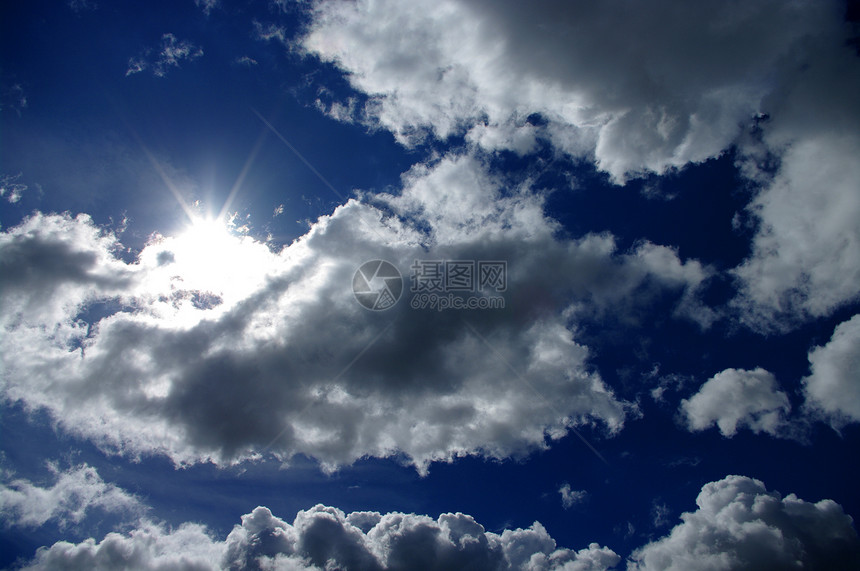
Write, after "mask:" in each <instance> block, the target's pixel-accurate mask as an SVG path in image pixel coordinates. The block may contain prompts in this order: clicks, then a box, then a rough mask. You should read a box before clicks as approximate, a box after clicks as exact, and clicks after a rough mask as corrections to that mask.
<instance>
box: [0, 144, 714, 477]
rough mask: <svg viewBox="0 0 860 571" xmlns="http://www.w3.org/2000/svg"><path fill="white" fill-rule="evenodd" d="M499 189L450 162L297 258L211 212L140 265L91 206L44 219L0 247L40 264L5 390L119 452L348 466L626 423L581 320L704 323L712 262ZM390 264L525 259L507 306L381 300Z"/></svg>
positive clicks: (508, 451) (338, 221) (20, 309)
mask: <svg viewBox="0 0 860 571" xmlns="http://www.w3.org/2000/svg"><path fill="white" fill-rule="evenodd" d="M501 188H502V187H501V183H500V182H499V181H497V180H495V179H493V178H492V177H490V176H489V175H488V174H487V173H486V171H485V169H484V167H483V165H482V164H481V162H480V161H478V160H477V159H474V158H472V157H469V156H461V157H449V158H446V159H443V160H440V161H437V162H436V163H433V164H429V165H421V166H418V167H415V168H414V169H413V170H412V171H410V173H408V174H407V175H406V176H405V177H404V188H403V190H402V192H401V193H399V194H397V195H383V196H377V197H376V198H375V199H374V202H373V204H376V205H377V206H373V205H372V204H369V203H368V202H367V201H364V202H363V201H350V202H348V203H347V204H345V205H343V206H340V207H338V208H337V209H336V210H335V211H334V212H333V213H332V214H331V215H330V216H325V217H323V218H321V219H320V220H319V221H317V223H315V224H314V225H313V226H312V227H311V229H310V231H309V232H308V234H307V235H305V236H304V237H302V238H301V239H299V240H298V241H296V242H295V243H294V244H292V245H291V246H289V247H287V248H285V249H284V250H283V251H281V252H278V253H273V252H271V251H270V250H269V249H268V248H267V246H266V245H264V244H260V243H258V242H255V241H253V240H252V239H250V238H247V237H244V238H240V237H230V236H229V235H227V234H224V233H220V234H219V232H218V231H217V229H214V230H213V229H212V228H208V227H203V228H202V229H198V231H200V232H203V234H202V235H198V234H196V233H195V232H197V231H189V232H186V233H184V234H181V235H179V236H177V237H161V236H154V237H153V238H152V239H151V241H150V243H149V244H148V245H147V246H146V247H145V248H144V249H143V251H142V252H141V253H140V255H139V257H138V259H137V260H136V261H135V262H134V263H126V262H124V261H122V260H120V259H118V258H117V257H116V256H115V255H114V253H113V252H114V250H115V248H116V247H117V244H116V240H115V238H113V237H111V236H108V235H103V234H102V233H101V232H100V231H99V230H98V229H97V228H95V227H94V226H93V224H92V222H91V221H90V220H89V219H87V218H85V217H78V218H74V219H73V218H70V217H68V216H49V215H38V216H37V217H35V218H32V219H28V220H27V221H26V222H24V223H23V224H22V225H21V226H19V227H16V228H12V229H10V230H9V231H8V232H6V233H5V234H3V235H2V239H1V240H0V259H9V260H13V261H14V260H17V261H16V262H15V263H17V264H19V265H20V264H29V266H30V267H31V270H30V271H29V273H27V272H23V273H19V274H17V277H15V278H14V279H15V280H18V281H16V282H15V283H16V284H17V285H16V286H15V287H14V288H12V290H13V291H14V292H18V293H17V294H16V295H17V296H18V297H15V298H9V297H4V298H2V299H3V302H4V306H3V313H2V318H3V323H4V325H5V326H6V327H7V332H8V334H7V335H5V336H4V338H3V340H2V353H3V359H4V365H5V367H6V377H7V384H6V386H5V389H4V390H5V394H6V396H7V398H11V399H13V400H20V401H22V402H24V403H25V404H26V405H27V406H28V407H45V408H47V409H48V410H49V411H50V412H51V414H52V415H54V417H55V418H57V420H58V422H59V423H60V424H61V425H62V426H64V427H65V428H66V429H67V430H70V431H72V432H74V433H77V434H80V435H83V436H85V437H88V438H90V439H92V440H93V441H94V442H96V443H97V444H99V445H100V446H102V447H103V448H107V449H111V450H115V451H120V452H124V453H128V454H137V453H140V452H159V453H165V454H167V455H168V456H170V457H171V458H172V459H173V460H174V461H176V462H178V463H181V462H193V461H198V460H201V459H212V460H215V461H218V462H230V461H237V460H240V459H242V458H248V457H253V456H255V455H257V454H260V453H265V452H272V453H275V454H278V455H280V456H283V457H289V456H291V455H293V454H296V453H302V454H306V455H308V456H311V457H314V458H316V459H318V460H320V461H321V462H322V463H323V465H324V466H325V467H326V468H334V467H336V466H337V465H340V464H343V463H350V462H352V461H354V460H355V459H357V458H360V457H362V456H368V455H369V456H376V457H385V456H390V455H395V454H403V455H405V457H407V458H409V459H410V461H411V462H413V463H414V464H415V465H416V466H417V467H418V468H419V469H421V470H425V469H426V468H427V466H428V464H429V463H430V462H433V461H451V460H453V459H454V458H456V457H458V456H461V455H465V454H479V455H483V456H486V457H492V458H507V457H512V456H513V457H522V456H524V455H526V454H528V453H530V452H531V451H533V450H536V449H541V448H544V447H546V446H548V445H549V443H550V442H551V441H552V440H553V439H557V438H560V437H562V436H564V435H565V434H566V433H567V432H568V430H569V429H570V428H571V427H574V426H584V425H589V426H594V427H596V428H598V429H599V430H600V431H601V432H603V433H605V434H613V433H614V432H616V431H618V430H620V429H621V428H622V427H623V424H624V421H625V419H626V418H627V417H628V416H629V415H631V414H637V413H636V409H635V406H633V405H632V404H630V403H626V402H623V401H621V400H619V399H618V398H617V397H616V396H615V395H614V394H613V392H612V390H611V388H610V387H608V386H607V385H606V384H605V383H604V382H603V381H602V379H601V377H600V375H599V372H597V371H595V370H594V368H593V367H592V366H591V365H590V364H589V355H590V351H589V349H588V348H587V347H585V346H583V345H581V344H579V343H577V341H576V338H575V336H574V334H573V332H572V328H571V323H576V322H577V321H578V320H580V319H595V318H600V317H601V316H605V315H615V314H627V313H631V314H635V313H636V312H637V310H638V309H639V308H640V307H641V306H643V305H644V306H647V304H648V303H649V300H651V299H653V297H654V296H662V295H665V294H668V295H672V296H674V297H675V299H676V312H675V313H676V315H677V316H678V317H679V318H693V317H694V316H695V318H696V319H698V320H699V321H702V316H703V315H705V316H707V311H708V310H707V309H705V308H702V307H701V304H699V303H698V302H697V301H696V300H697V292H698V290H699V288H700V287H701V285H702V284H703V283H704V282H705V281H706V280H707V278H708V276H709V275H710V270H708V269H707V268H705V267H703V266H702V265H701V264H699V263H698V262H696V261H695V260H687V261H682V260H680V259H679V258H678V256H677V254H676V252H675V251H673V250H672V249H669V248H665V247H662V246H657V245H654V244H650V243H644V244H641V245H639V246H637V247H636V248H635V249H634V250H632V251H629V252H619V251H617V248H616V245H615V242H614V239H613V238H612V236H609V235H588V236H584V237H582V238H580V239H577V240H560V239H558V238H556V237H555V234H554V232H555V230H556V223H555V222H554V221H552V220H551V219H548V218H546V217H545V215H544V214H543V212H542V202H541V199H540V197H539V196H537V195H535V194H533V193H532V192H531V191H529V190H528V189H527V188H523V189H513V190H512V191H509V192H506V196H507V198H503V197H502V195H501ZM383 212H386V213H387V214H386V215H384V214H383ZM22 252H41V254H40V255H39V256H24V255H23V254H21V253H22ZM379 258H381V259H385V260H388V261H390V262H392V263H393V264H395V265H396V266H397V267H399V268H400V269H401V271H402V272H403V274H404V275H405V276H406V277H407V289H408V288H409V285H411V282H409V281H408V279H409V268H410V266H411V265H412V264H413V262H414V260H415V259H448V260H464V259H465V260H505V261H507V264H508V287H507V291H506V292H505V293H504V296H505V298H504V299H505V303H506V306H505V308H504V309H496V310H459V311H441V312H440V311H434V310H432V309H424V310H420V309H418V310H416V309H412V308H411V307H410V304H409V303H408V299H406V298H404V300H402V301H401V302H400V303H399V304H398V305H396V306H395V307H393V308H392V309H389V310H387V311H385V312H372V311H368V310H366V309H364V308H363V307H361V306H360V305H359V304H358V303H357V302H356V300H355V299H354V297H353V294H352V291H351V284H352V277H353V274H354V272H355V271H356V269H357V268H358V267H359V266H360V265H361V264H362V263H364V262H365V261H367V260H372V259H379ZM166 259H171V260H172V262H171V263H167V264H165V263H164V261H165V260H166ZM547 268H553V270H552V272H548V271H547ZM28 276H29V277H28ZM7 279H9V278H7ZM31 279H32V280H33V282H34V283H33V284H32V285H31V284H30V280H31ZM75 284H77V285H75ZM72 285H74V286H75V287H71V286H72ZM201 300H203V301H201ZM205 300H210V301H209V302H205ZM45 308H51V309H50V311H49V310H47V309H45ZM118 310H119V311H118ZM16 316H17V317H16ZM584 453H588V452H587V451H585V452H584Z"/></svg>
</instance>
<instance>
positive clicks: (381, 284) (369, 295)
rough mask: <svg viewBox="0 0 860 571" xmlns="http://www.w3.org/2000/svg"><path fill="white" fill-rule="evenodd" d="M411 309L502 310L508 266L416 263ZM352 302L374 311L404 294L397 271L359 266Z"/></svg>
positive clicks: (373, 264)
mask: <svg viewBox="0 0 860 571" xmlns="http://www.w3.org/2000/svg"><path fill="white" fill-rule="evenodd" d="M409 269H410V270H411V271H412V273H411V275H410V281H411V284H412V286H411V288H410V292H411V294H412V299H411V301H410V302H409V306H410V307H411V308H412V309H435V310H437V311H444V310H446V309H504V307H505V298H504V297H503V296H502V295H499V294H502V293H504V292H505V291H507V287H508V263H507V262H506V261H500V260H415V261H414V262H413V264H412V265H411V266H410V268H409ZM352 291H353V293H354V294H355V299H356V300H357V301H358V303H360V304H361V305H363V306H364V307H366V308H367V309H372V310H374V311H380V310H384V309H388V308H390V307H392V306H393V305H394V304H395V303H397V301H398V300H399V299H400V296H401V294H402V293H403V278H402V277H401V274H400V271H398V269H397V268H396V267H395V266H394V265H393V264H391V263H390V262H386V261H384V260H373V261H370V262H366V263H364V264H362V265H361V267H360V268H358V270H357V271H356V272H355V275H354V276H353V279H352Z"/></svg>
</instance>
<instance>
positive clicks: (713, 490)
mask: <svg viewBox="0 0 860 571" xmlns="http://www.w3.org/2000/svg"><path fill="white" fill-rule="evenodd" d="M696 505H697V506H698V509H697V510H696V511H695V512H687V513H684V514H682V515H681V519H682V523H680V524H678V525H677V526H675V527H674V528H673V529H672V531H671V532H670V533H669V535H667V536H666V537H663V538H661V539H659V540H657V541H654V542H652V543H649V544H647V545H645V546H643V547H641V548H639V549H637V550H636V551H634V552H633V555H632V559H633V560H634V561H632V562H631V563H630V565H629V566H628V569H641V570H648V569H660V570H662V571H670V570H679V571H680V570H682V569H683V570H686V569H721V570H730V569H799V568H802V569H845V570H848V569H856V568H857V566H858V565H860V540H858V538H857V532H856V531H855V529H854V527H853V525H852V519H851V517H850V516H848V515H847V514H845V513H844V512H843V511H842V507H841V506H840V505H839V504H837V503H836V502H834V501H832V500H821V501H819V502H816V503H811V502H806V501H804V500H802V499H800V498H798V497H797V496H795V495H794V494H789V495H787V496H786V497H784V498H783V497H782V496H781V495H780V494H779V493H777V492H768V491H767V489H766V488H765V486H764V484H763V483H762V482H760V481H758V480H755V479H752V478H747V477H746V476H727V477H725V478H723V479H722V480H719V481H717V482H711V483H708V484H705V485H704V486H703V487H702V491H701V493H700V494H699V496H698V497H697V498H696Z"/></svg>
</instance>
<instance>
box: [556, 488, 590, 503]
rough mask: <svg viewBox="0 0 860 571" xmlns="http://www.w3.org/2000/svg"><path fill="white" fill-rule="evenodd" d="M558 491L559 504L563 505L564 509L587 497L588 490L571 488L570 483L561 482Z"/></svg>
mask: <svg viewBox="0 0 860 571" xmlns="http://www.w3.org/2000/svg"><path fill="white" fill-rule="evenodd" d="M558 493H559V494H561V505H562V506H564V509H570V508H572V507H573V506H574V505H576V504H578V503H580V502H582V501H584V500H585V498H587V497H588V492H586V491H585V490H571V489H570V484H568V483H567V482H565V483H564V484H562V486H561V487H560V488H559V489H558Z"/></svg>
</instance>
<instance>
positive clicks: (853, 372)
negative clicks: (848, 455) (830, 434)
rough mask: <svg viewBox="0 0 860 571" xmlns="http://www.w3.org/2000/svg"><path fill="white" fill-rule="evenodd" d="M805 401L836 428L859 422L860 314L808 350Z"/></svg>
mask: <svg viewBox="0 0 860 571" xmlns="http://www.w3.org/2000/svg"><path fill="white" fill-rule="evenodd" d="M809 363H810V365H811V374H810V375H809V376H808V377H806V378H804V379H803V386H804V394H805V396H806V404H807V406H808V407H809V408H810V409H811V410H812V411H813V414H815V415H816V416H820V417H823V418H825V419H827V420H828V421H829V422H830V423H831V424H832V425H833V426H834V427H835V428H841V427H842V426H844V425H845V424H848V423H851V422H860V384H858V382H857V381H858V379H860V315H855V316H854V317H852V318H851V319H849V320H848V321H846V322H844V323H841V324H839V325H837V326H836V329H835V330H834V331H833V336H832V337H831V338H830V341H829V342H828V343H827V344H826V345H824V346H821V347H815V348H814V349H812V350H811V351H810V352H809Z"/></svg>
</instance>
